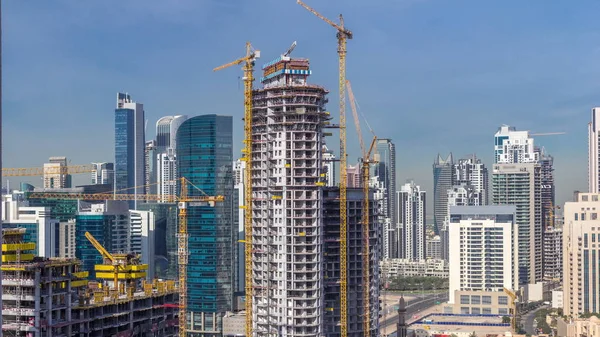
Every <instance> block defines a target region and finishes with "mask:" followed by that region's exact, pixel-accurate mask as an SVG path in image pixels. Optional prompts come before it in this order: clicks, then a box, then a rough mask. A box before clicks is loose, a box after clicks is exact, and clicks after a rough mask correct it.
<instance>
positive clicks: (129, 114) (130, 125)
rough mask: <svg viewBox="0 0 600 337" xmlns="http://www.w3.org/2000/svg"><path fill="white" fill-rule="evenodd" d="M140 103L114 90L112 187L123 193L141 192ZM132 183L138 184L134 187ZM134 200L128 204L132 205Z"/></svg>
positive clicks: (141, 141) (141, 108)
mask: <svg viewBox="0 0 600 337" xmlns="http://www.w3.org/2000/svg"><path fill="white" fill-rule="evenodd" d="M145 138H146V136H145V132H144V105H143V104H141V103H136V102H134V101H132V100H131V96H129V94H123V93H118V94H117V108H116V109H115V190H116V191H118V192H117V193H123V194H143V193H144V187H139V186H143V185H144V183H145V176H146V173H145V165H144V150H145ZM135 186H138V187H136V188H134V187H135ZM136 206H137V201H132V202H130V204H129V207H131V208H136Z"/></svg>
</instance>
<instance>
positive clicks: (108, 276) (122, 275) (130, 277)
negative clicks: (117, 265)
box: [96, 272, 146, 280]
mask: <svg viewBox="0 0 600 337" xmlns="http://www.w3.org/2000/svg"><path fill="white" fill-rule="evenodd" d="M117 277H118V279H119V280H133V279H139V278H145V277H146V273H144V272H141V273H118V274H117ZM96 278H100V279H105V280H113V279H114V278H115V274H114V273H96Z"/></svg>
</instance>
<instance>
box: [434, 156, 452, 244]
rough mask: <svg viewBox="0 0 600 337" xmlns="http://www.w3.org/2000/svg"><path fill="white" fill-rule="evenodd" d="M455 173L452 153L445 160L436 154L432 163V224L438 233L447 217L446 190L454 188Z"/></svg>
mask: <svg viewBox="0 0 600 337" xmlns="http://www.w3.org/2000/svg"><path fill="white" fill-rule="evenodd" d="M455 181H456V172H455V170H454V158H453V157H452V153H450V154H449V155H448V157H447V158H446V159H443V158H442V156H440V155H439V154H438V156H437V158H436V159H435V162H434V163H433V222H434V225H435V227H434V228H435V229H434V230H435V233H436V234H437V233H439V232H440V230H441V229H442V228H443V226H444V220H445V219H446V216H447V215H448V190H449V189H450V188H452V186H454V183H455Z"/></svg>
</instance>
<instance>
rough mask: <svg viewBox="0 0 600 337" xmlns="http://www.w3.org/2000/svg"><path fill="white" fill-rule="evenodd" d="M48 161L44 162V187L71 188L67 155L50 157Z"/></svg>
mask: <svg viewBox="0 0 600 337" xmlns="http://www.w3.org/2000/svg"><path fill="white" fill-rule="evenodd" d="M48 161H49V162H48V163H45V164H44V188H70V187H71V175H70V174H68V172H67V157H50V159H49V160H48Z"/></svg>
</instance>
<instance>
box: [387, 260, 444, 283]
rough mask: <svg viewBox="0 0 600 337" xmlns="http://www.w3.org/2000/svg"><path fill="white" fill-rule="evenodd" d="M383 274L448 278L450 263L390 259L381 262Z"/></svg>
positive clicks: (389, 276) (388, 275) (389, 275)
mask: <svg viewBox="0 0 600 337" xmlns="http://www.w3.org/2000/svg"><path fill="white" fill-rule="evenodd" d="M380 266H381V274H382V275H384V276H385V277H387V278H388V279H389V278H391V277H415V276H426V277H440V278H448V273H449V269H448V263H446V261H444V260H441V259H429V260H422V261H413V260H409V259H389V260H384V261H381V262H380Z"/></svg>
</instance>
